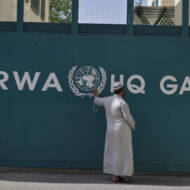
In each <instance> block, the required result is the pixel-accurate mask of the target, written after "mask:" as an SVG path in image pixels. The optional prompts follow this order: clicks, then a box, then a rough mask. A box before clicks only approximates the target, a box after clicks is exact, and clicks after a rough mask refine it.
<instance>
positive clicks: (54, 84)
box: [42, 73, 63, 92]
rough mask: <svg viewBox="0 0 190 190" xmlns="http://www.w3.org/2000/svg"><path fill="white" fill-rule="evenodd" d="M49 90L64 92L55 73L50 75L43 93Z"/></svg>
mask: <svg viewBox="0 0 190 190" xmlns="http://www.w3.org/2000/svg"><path fill="white" fill-rule="evenodd" d="M48 88H56V89H57V91H58V92H62V91H63V90H62V88H61V85H60V83H59V81H58V79H57V77H56V74H55V73H50V74H49V76H48V78H47V80H46V82H45V84H44V86H43V88H42V91H47V89H48Z"/></svg>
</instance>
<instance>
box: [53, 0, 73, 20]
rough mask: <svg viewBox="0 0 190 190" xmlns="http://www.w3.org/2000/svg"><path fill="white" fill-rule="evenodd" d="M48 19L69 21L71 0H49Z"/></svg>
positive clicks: (70, 17)
mask: <svg viewBox="0 0 190 190" xmlns="http://www.w3.org/2000/svg"><path fill="white" fill-rule="evenodd" d="M49 3H50V5H49V21H50V22H61V23H69V22H71V19H72V0H49Z"/></svg>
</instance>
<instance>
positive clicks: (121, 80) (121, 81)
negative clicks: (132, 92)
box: [110, 75, 124, 93]
mask: <svg viewBox="0 0 190 190" xmlns="http://www.w3.org/2000/svg"><path fill="white" fill-rule="evenodd" d="M115 82H116V81H115V75H111V87H110V88H111V93H113V91H114V89H113V87H114V84H115ZM118 82H120V83H121V84H122V85H124V75H120V76H119V81H118Z"/></svg>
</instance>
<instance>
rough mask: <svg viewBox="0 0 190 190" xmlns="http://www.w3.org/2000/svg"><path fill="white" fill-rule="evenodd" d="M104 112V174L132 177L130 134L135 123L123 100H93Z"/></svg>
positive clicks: (115, 96)
mask: <svg viewBox="0 0 190 190" xmlns="http://www.w3.org/2000/svg"><path fill="white" fill-rule="evenodd" d="M94 103H95V104H96V105H98V106H103V107H104V108H105V112H106V120H107V130H106V138H105V148H104V173H107V174H113V175H116V176H132V175H133V173H134V163H133V149H132V133H131V129H135V121H134V120H133V117H132V115H131V113H130V110H129V106H128V104H127V103H126V102H125V100H124V99H123V98H122V97H121V96H119V95H117V94H114V95H113V96H109V97H104V98H99V97H95V98H94Z"/></svg>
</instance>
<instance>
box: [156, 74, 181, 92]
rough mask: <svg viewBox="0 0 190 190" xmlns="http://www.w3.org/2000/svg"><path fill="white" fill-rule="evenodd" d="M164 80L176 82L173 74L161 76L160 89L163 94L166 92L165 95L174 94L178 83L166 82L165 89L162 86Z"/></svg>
mask: <svg viewBox="0 0 190 190" xmlns="http://www.w3.org/2000/svg"><path fill="white" fill-rule="evenodd" d="M166 81H172V82H177V80H176V78H175V77H174V76H171V75H167V76H165V77H163V78H162V80H161V82H160V89H161V91H162V92H163V93H164V94H166V95H172V94H174V93H175V92H176V91H177V89H178V85H177V84H167V85H166V87H167V89H166V88H165V86H164V85H165V83H166Z"/></svg>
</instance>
